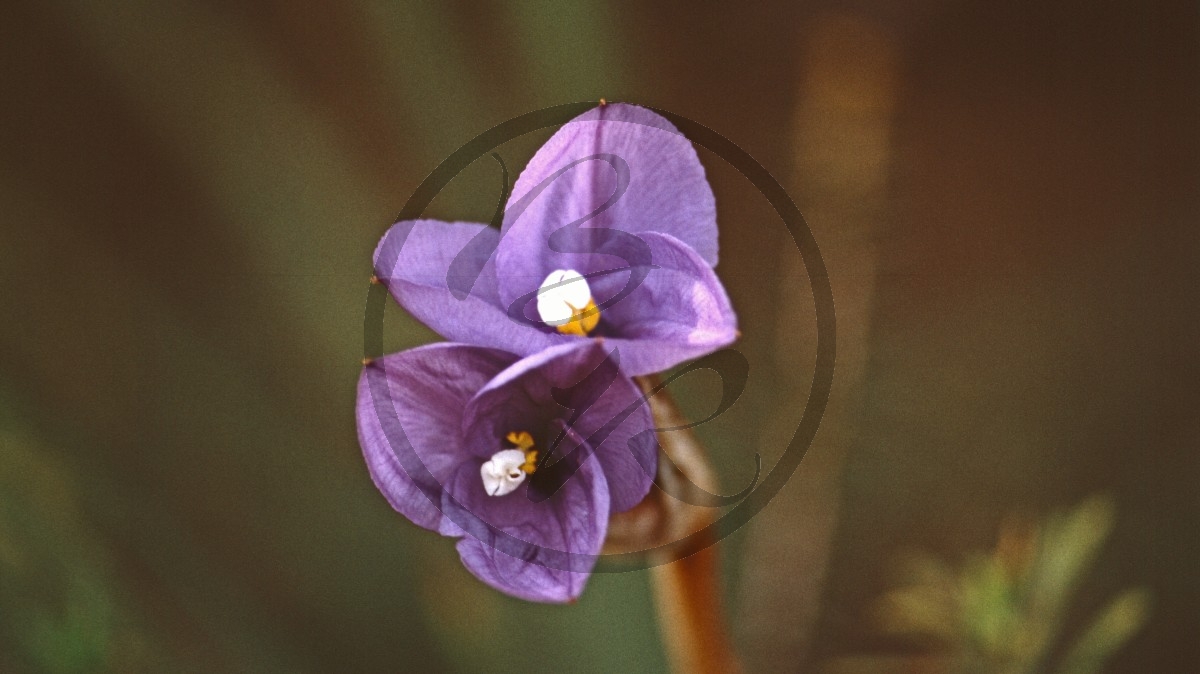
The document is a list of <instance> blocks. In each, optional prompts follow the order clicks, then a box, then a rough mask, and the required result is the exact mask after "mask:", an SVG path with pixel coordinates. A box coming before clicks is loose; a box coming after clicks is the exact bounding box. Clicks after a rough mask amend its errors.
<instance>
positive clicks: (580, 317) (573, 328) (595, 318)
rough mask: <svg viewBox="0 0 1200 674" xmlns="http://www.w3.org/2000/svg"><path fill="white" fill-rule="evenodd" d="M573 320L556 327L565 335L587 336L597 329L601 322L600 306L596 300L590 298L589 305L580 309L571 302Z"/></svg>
mask: <svg viewBox="0 0 1200 674" xmlns="http://www.w3.org/2000/svg"><path fill="white" fill-rule="evenodd" d="M567 306H569V307H571V320H569V321H567V322H566V323H563V324H562V325H559V326H556V329H557V330H558V331H559V332H561V333H563V334H564V335H579V336H580V337H587V335H588V333H589V332H591V331H592V330H595V329H596V326H597V325H598V324H599V323H600V308H599V307H597V306H596V303H595V301H593V300H588V303H587V306H586V307H584V308H582V309H579V308H577V307H574V306H572V305H570V304H568V305H567Z"/></svg>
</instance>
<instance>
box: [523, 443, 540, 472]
mask: <svg viewBox="0 0 1200 674" xmlns="http://www.w3.org/2000/svg"><path fill="white" fill-rule="evenodd" d="M537 457H538V453H537V450H536V449H531V450H529V451H528V452H525V463H523V464H521V470H523V471H525V472H526V473H529V474H530V475H532V474H533V472H534V471H535V470H537Z"/></svg>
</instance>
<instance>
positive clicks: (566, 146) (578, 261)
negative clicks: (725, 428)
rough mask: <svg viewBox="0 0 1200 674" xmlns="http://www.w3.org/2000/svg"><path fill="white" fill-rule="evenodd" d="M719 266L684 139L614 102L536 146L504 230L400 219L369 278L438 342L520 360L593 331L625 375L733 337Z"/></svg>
mask: <svg viewBox="0 0 1200 674" xmlns="http://www.w3.org/2000/svg"><path fill="white" fill-rule="evenodd" d="M716 264H717V221H716V206H715V203H714V201H713V194H712V190H711V189H710V188H709V186H708V182H707V181H706V180H705V177H704V167H703V166H702V165H701V164H700V160H699V158H698V157H697V156H696V151H695V149H694V148H693V147H692V144H691V142H689V141H688V140H687V139H686V138H684V137H683V135H682V134H680V133H679V131H678V130H676V129H675V127H674V126H672V125H671V124H670V123H669V122H668V121H667V120H665V119H663V118H662V117H661V116H659V115H657V114H655V113H653V112H650V111H649V110H646V109H645V108H639V107H636V106H632V105H623V104H612V105H605V106H601V107H598V108H595V109H593V110H589V111H588V112H586V113H584V114H583V115H580V116H579V117H577V118H575V119H574V120H572V121H570V122H568V123H567V124H565V125H563V127H562V128H561V129H559V131H558V132H557V133H555V134H554V136H553V137H551V138H550V140H549V141H548V142H547V143H546V144H545V145H543V146H542V147H541V149H539V150H538V152H537V154H536V155H534V157H533V159H532V160H531V161H530V162H529V165H528V166H527V167H526V168H525V170H524V172H522V174H521V176H520V178H519V179H518V180H517V182H516V184H515V185H514V186H513V190H512V195H511V198H510V199H509V200H508V204H507V206H506V209H505V213H504V221H503V227H502V228H501V231H499V232H498V231H496V230H495V229H493V228H489V227H487V226H485V225H482V224H476V223H468V222H454V223H446V222H440V221H436V220H415V221H401V222H398V223H396V224H395V225H393V226H392V228H391V229H390V230H388V232H387V234H386V235H385V236H384V238H383V240H382V241H380V244H379V247H378V248H377V250H376V252H375V272H376V276H377V277H378V278H379V279H380V281H381V282H383V283H384V284H386V285H387V287H388V289H389V290H390V291H391V293H392V294H393V295H394V296H395V298H396V300H397V301H399V302H400V304H401V305H403V306H404V307H405V308H406V309H407V310H408V311H409V312H410V313H412V314H413V315H414V316H416V317H417V318H418V319H419V320H421V321H422V322H423V323H425V324H426V325H428V326H429V327H431V328H433V329H434V330H435V331H436V332H438V333H439V334H441V335H442V336H444V337H446V338H447V339H450V340H453V341H458V342H465V343H470V344H478V345H481V346H489V347H495V348H498V349H502V350H504V351H508V352H511V353H516V354H519V355H522V356H527V355H530V354H534V353H537V352H539V351H541V350H543V349H546V348H549V347H552V346H556V345H560V344H567V343H571V342H577V341H580V340H585V339H588V338H603V339H604V341H605V344H606V345H607V346H608V347H609V348H610V349H615V350H616V351H618V352H619V353H620V359H621V368H622V370H623V371H624V372H626V373H627V374H630V375H641V374H650V373H654V372H659V371H662V370H665V369H667V368H669V367H671V366H673V365H677V364H679V363H681V362H683V361H686V360H690V359H692V358H696V357H699V356H702V355H705V354H707V353H710V352H712V351H715V350H717V349H719V348H721V347H723V346H726V345H728V344H730V343H731V342H733V340H734V339H736V337H737V319H736V317H735V316H734V313H733V309H732V307H731V306H730V304H729V298H728V297H727V296H726V294H725V289H724V288H723V287H722V285H721V282H720V280H718V279H717V276H716V274H715V273H714V271H713V267H714V266H715V265H716Z"/></svg>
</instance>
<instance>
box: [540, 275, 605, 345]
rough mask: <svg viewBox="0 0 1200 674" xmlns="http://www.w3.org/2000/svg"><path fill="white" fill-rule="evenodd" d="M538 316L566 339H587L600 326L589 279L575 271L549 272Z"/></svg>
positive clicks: (543, 285)
mask: <svg viewBox="0 0 1200 674" xmlns="http://www.w3.org/2000/svg"><path fill="white" fill-rule="evenodd" d="M537 310H538V316H540V317H541V319H542V322H543V323H545V324H546V325H552V326H554V328H555V329H557V330H558V331H559V332H561V333H563V334H564V335H579V336H580V337H586V336H587V334H588V333H589V332H591V331H592V330H595V329H596V325H597V324H598V323H600V308H599V307H597V306H596V303H595V302H594V301H593V300H592V289H591V288H590V287H589V286H588V282H587V279H586V278H584V277H583V275H582V274H580V273H579V272H577V271H575V270H574V269H556V270H554V271H552V272H550V275H549V276H547V277H546V280H545V281H542V285H541V287H540V288H538V295H537Z"/></svg>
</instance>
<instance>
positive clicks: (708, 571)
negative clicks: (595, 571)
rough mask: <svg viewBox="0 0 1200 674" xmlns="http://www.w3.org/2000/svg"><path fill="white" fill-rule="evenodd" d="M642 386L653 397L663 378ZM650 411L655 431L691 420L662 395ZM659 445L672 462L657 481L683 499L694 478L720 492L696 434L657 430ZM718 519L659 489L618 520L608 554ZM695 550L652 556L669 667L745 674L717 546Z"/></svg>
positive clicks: (696, 673)
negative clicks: (724, 602)
mask: <svg viewBox="0 0 1200 674" xmlns="http://www.w3.org/2000/svg"><path fill="white" fill-rule="evenodd" d="M638 385H639V386H641V387H642V390H643V391H646V392H649V391H651V390H653V388H654V387H655V386H658V385H659V379H658V378H657V377H639V378H638ZM650 410H651V412H652V413H653V415H654V423H655V425H656V426H657V427H658V428H667V427H673V426H682V425H684V424H686V423H688V422H687V420H686V419H685V418H684V416H683V414H682V413H681V412H680V411H679V407H678V406H677V405H676V404H675V401H674V399H672V398H671V396H670V395H669V394H668V393H667V392H666V391H665V390H661V391H659V392H657V393H655V394H654V395H653V396H652V397H651V398H650ZM658 441H659V447H660V448H661V451H662V452H663V454H665V455H666V457H667V458H669V459H670V461H663V460H660V461H659V467H658V482H659V484H662V485H663V486H664V487H666V488H667V489H668V490H669V491H671V492H672V493H676V494H678V493H681V492H682V491H683V490H684V489H686V488H687V482H688V481H690V482H691V483H692V484H695V485H696V486H697V487H700V488H701V489H704V490H705V491H708V492H709V493H717V489H718V485H717V479H716V474H715V473H714V472H713V469H712V467H711V466H710V465H709V463H708V459H707V457H706V454H705V452H704V448H703V447H702V446H701V445H700V443H699V442H698V441H697V440H696V437H695V435H693V434H692V432H691V431H689V430H678V431H670V432H666V433H659V434H658ZM685 478H686V479H685ZM716 517H717V510H716V509H715V508H705V507H700V506H693V505H688V504H687V503H684V502H682V501H680V500H678V499H675V498H673V497H671V496H669V495H667V494H666V493H664V492H663V490H662V489H659V488H658V487H657V486H655V487H652V488H651V491H650V494H649V495H648V496H647V497H646V499H645V500H644V501H643V502H642V503H641V504H639V505H638V506H637V507H635V508H634V509H632V510H630V511H629V512H626V513H621V514H619V515H616V516H615V517H613V519H612V521H611V522H610V523H609V535H608V540H607V542H606V543H605V552H629V551H635V550H647V549H650V548H654V547H657V546H660V545H664V544H668V543H671V542H673V541H677V540H680V539H682V538H684V537H685V536H688V535H689V534H692V533H693V532H696V531H699V530H701V529H703V528H704V527H706V526H708V525H709V524H711V523H712V522H714V521H715V520H716ZM696 550H697V551H696V552H692V553H691V554H688V555H687V556H686V557H682V558H679V559H673V557H675V556H678V554H679V553H678V551H674V552H673V554H672V553H670V552H668V553H650V554H656V555H659V558H658V559H655V558H653V557H652V558H651V560H650V561H651V562H652V563H654V562H657V564H656V565H655V566H653V567H652V568H651V571H650V574H651V575H650V578H651V585H652V587H653V591H654V603H655V606H656V607H657V609H658V617H659V630H660V632H661V634H662V639H663V645H664V647H665V649H666V653H667V659H668V661H669V662H670V665H671V670H672V671H674V672H678V673H680V674H683V673H686V674H708V673H710V672H712V673H718V672H719V673H730V672H733V673H736V672H741V671H742V670H741V667H740V665H739V664H738V661H737V658H736V657H735V656H734V653H733V648H732V645H731V643H730V640H729V636H728V632H727V630H726V629H725V625H724V620H723V618H722V611H721V586H720V573H719V563H718V562H719V560H718V554H717V548H716V545H715V541H700V545H698V546H696Z"/></svg>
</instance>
